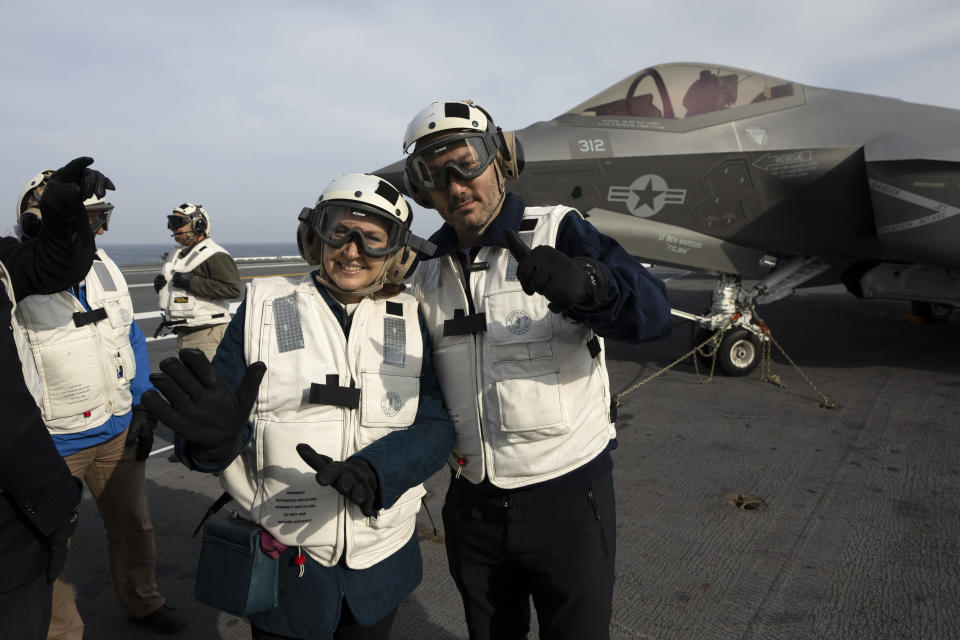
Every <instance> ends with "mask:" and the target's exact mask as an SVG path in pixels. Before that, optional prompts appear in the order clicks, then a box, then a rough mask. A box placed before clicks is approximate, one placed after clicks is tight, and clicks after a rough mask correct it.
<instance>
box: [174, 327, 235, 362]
mask: <svg viewBox="0 0 960 640" xmlns="http://www.w3.org/2000/svg"><path fill="white" fill-rule="evenodd" d="M226 332H227V323H226V322H224V323H223V324H215V325H213V326H212V327H203V328H202V329H196V330H193V331H190V332H189V333H186V332H185V333H178V334H177V349H178V350H180V349H200V351H203V353H204V354H205V355H206V356H207V358H208V359H210V360H213V356H214V354H215V353H217V347H218V346H220V341H221V340H223V334H225V333H226Z"/></svg>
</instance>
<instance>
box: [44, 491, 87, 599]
mask: <svg viewBox="0 0 960 640" xmlns="http://www.w3.org/2000/svg"><path fill="white" fill-rule="evenodd" d="M77 482H79V480H78V481H77ZM76 528H77V512H76V511H74V512H73V513H71V514H70V515H69V516H67V519H66V520H65V521H64V522H63V524H61V525H60V527H59V528H58V529H57V530H56V531H54V532H53V533H51V534H50V537H49V538H47V553H48V556H47V558H48V559H47V584H53V581H54V580H56V579H57V576H59V575H60V572H61V571H63V565H64V564H66V562H67V548H68V546H69V542H70V536H72V535H73V532H74V531H75V530H76Z"/></svg>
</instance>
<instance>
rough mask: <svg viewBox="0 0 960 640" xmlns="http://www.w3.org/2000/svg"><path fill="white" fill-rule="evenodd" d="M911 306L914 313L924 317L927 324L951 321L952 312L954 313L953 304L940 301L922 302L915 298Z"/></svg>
mask: <svg viewBox="0 0 960 640" xmlns="http://www.w3.org/2000/svg"><path fill="white" fill-rule="evenodd" d="M910 307H911V310H912V311H913V314H914V315H916V316H920V317H921V318H923V321H924V322H926V323H927V324H943V323H944V322H950V314H952V313H953V307H952V306H951V305H949V304H943V303H940V302H921V301H919V300H914V301H913V302H911V303H910Z"/></svg>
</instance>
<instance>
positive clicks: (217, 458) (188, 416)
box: [140, 349, 267, 467]
mask: <svg viewBox="0 0 960 640" xmlns="http://www.w3.org/2000/svg"><path fill="white" fill-rule="evenodd" d="M160 370H161V371H162V372H163V373H152V374H150V382H152V383H153V384H154V386H156V387H157V389H159V390H160V393H162V394H163V396H164V397H166V400H164V397H161V396H160V393H157V392H156V391H153V390H150V391H145V392H144V393H143V395H142V396H141V398H140V402H141V404H142V405H143V406H145V407H146V408H147V409H148V410H149V411H150V413H152V414H153V415H155V416H156V417H157V418H159V419H160V420H161V421H162V422H163V423H164V424H165V425H167V426H168V427H170V428H171V429H173V430H174V431H176V432H177V433H179V434H180V435H181V436H183V437H184V438H185V439H186V440H187V442H188V443H189V445H190V451H191V453H192V457H193V459H194V461H196V462H197V463H199V464H201V465H204V466H211V467H224V466H226V465H227V464H229V463H230V462H231V461H232V460H233V459H234V458H236V457H237V455H238V454H239V453H240V451H241V450H242V449H243V446H244V443H245V442H246V440H247V432H248V426H247V421H248V419H249V417H250V410H251V409H252V408H253V403H254V402H255V401H256V399H257V391H258V389H259V388H260V381H261V380H262V379H263V374H264V373H266V371H267V365H265V364H264V363H262V362H254V363H253V364H251V365H250V366H249V367H247V370H246V372H245V373H244V374H243V380H241V381H240V386H238V387H237V390H236V391H234V390H233V389H231V388H230V385H229V384H228V383H227V381H226V379H224V377H223V376H222V375H220V372H219V371H217V370H216V369H214V368H213V365H212V364H210V361H209V360H207V356H205V355H204V354H203V352H202V351H200V350H199V349H182V350H181V351H180V357H179V359H178V358H166V359H165V360H162V361H161V362H160Z"/></svg>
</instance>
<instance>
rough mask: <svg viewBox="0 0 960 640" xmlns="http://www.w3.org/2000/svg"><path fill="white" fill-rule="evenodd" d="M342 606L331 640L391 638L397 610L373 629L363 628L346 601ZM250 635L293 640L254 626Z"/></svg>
mask: <svg viewBox="0 0 960 640" xmlns="http://www.w3.org/2000/svg"><path fill="white" fill-rule="evenodd" d="M340 606H341V608H340V622H339V623H338V624H337V629H336V631H334V632H333V635H332V636H330V640H387V639H388V638H389V637H390V629H391V628H392V627H393V619H394V618H395V617H396V616H397V610H396V609H394V610H393V611H391V612H390V613H388V614H387V615H385V616H383V617H382V618H380V620H378V621H377V622H376V623H375V624H374V625H373V626H372V627H362V626H360V623H358V622H357V621H356V619H354V617H353V612H352V611H350V607H348V606H347V601H346V600H344V601H343V602H342V603H341V605H340ZM250 633H251V635H253V640H291V639H290V638H289V637H288V636H278V635H275V634H272V633H270V632H268V631H264V630H263V629H259V628H257V627H255V626H253V625H252V624H251V625H250Z"/></svg>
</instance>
